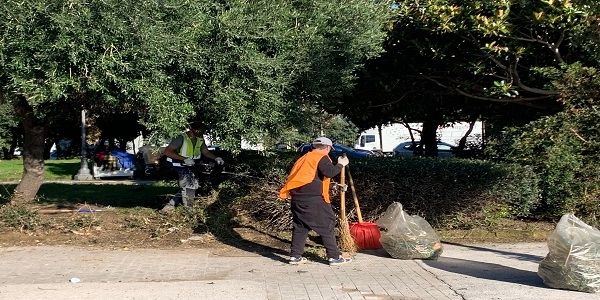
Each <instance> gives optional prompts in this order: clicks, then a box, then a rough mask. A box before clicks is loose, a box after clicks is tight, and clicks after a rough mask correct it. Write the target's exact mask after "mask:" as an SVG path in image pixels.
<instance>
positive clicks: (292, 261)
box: [288, 257, 308, 265]
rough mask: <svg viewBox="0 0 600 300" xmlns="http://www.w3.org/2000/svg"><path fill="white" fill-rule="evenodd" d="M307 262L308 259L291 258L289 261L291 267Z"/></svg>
mask: <svg viewBox="0 0 600 300" xmlns="http://www.w3.org/2000/svg"><path fill="white" fill-rule="evenodd" d="M307 262H308V259H306V257H290V260H289V261H288V263H289V264H290V265H299V264H305V263H307Z"/></svg>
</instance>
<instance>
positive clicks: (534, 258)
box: [442, 241, 544, 263]
mask: <svg viewBox="0 0 600 300" xmlns="http://www.w3.org/2000/svg"><path fill="white" fill-rule="evenodd" d="M442 244H444V245H454V246H459V247H464V248H468V249H472V250H477V251H486V252H492V253H496V254H500V255H503V256H506V257H509V258H515V259H517V260H521V261H531V262H536V263H537V262H540V261H542V259H544V257H542V256H538V255H531V254H525V253H517V252H510V251H503V250H498V249H490V248H485V247H481V246H471V245H463V244H458V243H451V242H444V241H442ZM443 255H444V254H442V256H443Z"/></svg>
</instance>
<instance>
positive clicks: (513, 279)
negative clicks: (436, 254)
mask: <svg viewBox="0 0 600 300" xmlns="http://www.w3.org/2000/svg"><path fill="white" fill-rule="evenodd" d="M442 255H443V254H442ZM423 263H424V264H426V265H427V266H430V267H432V268H436V269H440V270H444V271H447V272H452V273H457V274H463V275H467V276H471V277H476V278H481V279H488V280H495V281H503V282H508V283H517V284H522V285H527V286H533V287H542V288H543V287H545V285H544V282H543V281H542V279H541V278H540V277H539V276H538V275H537V273H536V272H531V271H524V270H519V269H515V268H511V267H507V266H503V265H499V264H492V263H483V262H478V261H472V260H465V259H458V258H450V257H443V256H442V257H440V258H439V259H438V260H423Z"/></svg>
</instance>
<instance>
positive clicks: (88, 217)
mask: <svg viewBox="0 0 600 300" xmlns="http://www.w3.org/2000/svg"><path fill="white" fill-rule="evenodd" d="M88 210H89V211H84V212H78V209H65V208H61V209H56V208H52V209H47V208H39V210H38V213H39V219H40V221H39V222H40V224H38V225H39V226H37V228H35V229H34V230H31V229H26V228H24V229H23V230H19V229H12V228H6V227H5V228H0V246H2V247H9V246H35V245H69V246H82V247H93V248H102V249H126V248H160V249H174V248H178V249H186V248H205V249H206V248H208V249H212V250H213V251H212V252H213V253H225V252H232V253H233V252H235V251H236V250H245V251H252V252H256V251H276V250H277V251H287V250H288V249H289V241H290V238H289V237H290V232H280V233H269V232H265V231H261V230H257V229H255V228H252V227H251V226H246V227H240V228H228V229H226V230H223V231H222V232H220V233H219V234H218V235H214V234H213V233H211V232H206V231H209V230H202V228H200V229H198V228H196V229H192V228H191V227H190V226H187V227H186V226H181V225H177V223H176V222H175V221H173V219H172V218H169V217H168V216H165V215H164V214H161V213H154V212H151V213H147V212H146V213H143V212H142V213H128V212H122V211H118V210H112V211H111V210H103V211H102V210H97V211H96V210H95V209H94V208H89V209H88ZM553 229H554V224H549V223H531V222H517V221H504V222H503V223H502V224H500V225H496V226H495V227H494V230H488V229H481V228H479V229H472V230H437V232H438V234H439V235H440V238H441V239H442V241H443V242H444V241H445V242H453V243H461V244H472V243H481V242H499V243H502V242H519V241H522V242H532V241H545V240H546V238H547V236H548V234H550V233H551V232H552V230H553ZM308 244H309V245H311V244H312V245H314V246H317V245H318V239H316V238H309V241H308ZM316 248H319V247H318V246H317V247H316ZM317 251H318V250H317Z"/></svg>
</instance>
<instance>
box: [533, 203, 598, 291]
mask: <svg viewBox="0 0 600 300" xmlns="http://www.w3.org/2000/svg"><path fill="white" fill-rule="evenodd" d="M548 250H549V253H548V255H546V258H544V259H543V260H542V261H541V262H540V265H539V267H538V275H539V276H540V277H541V278H542V279H543V280H544V284H545V285H547V286H549V287H552V288H557V289H567V290H574V291H581V292H588V293H595V292H597V291H598V290H600V231H599V230H598V229H596V228H593V227H591V226H589V225H587V224H585V223H584V222H583V221H581V220H580V219H578V218H577V217H575V216H574V215H573V214H566V215H564V216H562V218H561V219H560V221H559V222H558V224H557V225H556V228H555V229H554V232H552V234H551V235H550V236H549V237H548Z"/></svg>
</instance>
